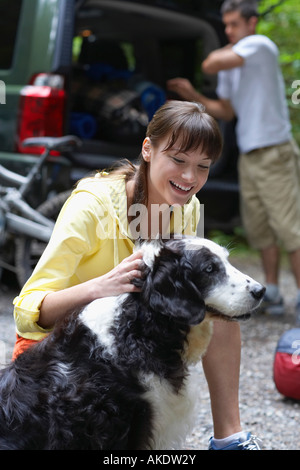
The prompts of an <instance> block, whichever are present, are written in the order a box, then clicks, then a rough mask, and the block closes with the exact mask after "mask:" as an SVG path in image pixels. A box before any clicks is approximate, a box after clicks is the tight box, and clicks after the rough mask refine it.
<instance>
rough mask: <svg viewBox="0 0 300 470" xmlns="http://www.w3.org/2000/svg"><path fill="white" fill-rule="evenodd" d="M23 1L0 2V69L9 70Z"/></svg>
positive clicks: (2, 0)
mask: <svg viewBox="0 0 300 470" xmlns="http://www.w3.org/2000/svg"><path fill="white" fill-rule="evenodd" d="M22 3H23V0H14V1H13V2H12V1H11V0H1V2H0V69H2V70H3V69H9V68H10V67H11V65H12V61H13V56H14V46H15V39H16V35H17V30H18V22H19V17H20V12H21V7H22Z"/></svg>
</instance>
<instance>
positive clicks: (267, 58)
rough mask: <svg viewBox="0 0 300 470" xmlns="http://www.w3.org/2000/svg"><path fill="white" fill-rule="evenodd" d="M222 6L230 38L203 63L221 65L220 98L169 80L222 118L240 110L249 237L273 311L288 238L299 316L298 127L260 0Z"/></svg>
mask: <svg viewBox="0 0 300 470" xmlns="http://www.w3.org/2000/svg"><path fill="white" fill-rule="evenodd" d="M221 12H222V19H223V22H224V24H225V32H226V34H227V37H228V40H229V44H228V45H227V46H225V47H224V48H222V49H218V50H216V51H213V52H212V53H211V54H210V55H209V56H208V57H207V58H206V60H204V62H203V63H202V70H203V72H204V73H207V74H216V73H218V87H217V95H218V99H217V100H211V99H209V98H206V97H205V96H204V95H202V94H200V93H198V92H197V91H196V90H195V88H194V87H193V86H192V84H191V83H190V82H189V81H188V80H186V79H184V78H174V79H172V80H169V82H168V87H169V89H170V90H172V91H175V92H176V93H177V94H178V95H180V96H181V97H183V98H184V99H187V100H193V101H200V102H201V103H202V104H203V105H204V106H205V107H206V109H207V112H209V113H211V114H212V115H213V116H214V117H215V118H217V119H224V120H231V119H232V118H233V117H234V116H236V117H237V127H236V135H237V142H238V146H239V149H240V153H241V155H240V159H239V180H240V188H241V213H242V218H243V222H244V226H245V229H246V232H247V236H248V239H249V242H250V243H251V245H252V246H253V247H255V248H256V249H258V250H259V251H260V253H261V259H262V265H263V270H264V274H265V283H266V287H267V290H266V295H265V299H264V303H263V307H264V309H265V311H266V312H268V313H270V314H283V313H284V304H283V298H282V295H281V294H280V291H279V287H278V278H279V261H280V248H279V243H281V244H282V246H283V247H284V248H285V250H286V251H287V252H288V254H289V258H290V262H291V267H292V271H293V274H294V277H295V281H296V284H297V288H298V291H297V299H296V318H297V323H298V324H300V158H299V156H300V152H299V149H298V147H297V146H296V144H295V142H294V141H293V139H292V135H291V125H290V121H289V115H288V108H287V104H286V100H285V93H284V84H283V79H282V75H281V71H280V69H279V66H278V49H277V47H276V45H275V44H274V43H273V42H272V41H271V40H270V39H268V38H267V37H266V36H263V35H258V34H256V25H257V21H258V13H257V6H256V2H255V1H253V0H225V2H224V3H223V5H222V9H221Z"/></svg>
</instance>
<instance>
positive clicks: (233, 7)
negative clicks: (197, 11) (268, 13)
mask: <svg viewBox="0 0 300 470" xmlns="http://www.w3.org/2000/svg"><path fill="white" fill-rule="evenodd" d="M232 11H239V12H240V14H241V16H242V17H243V18H245V19H246V20H249V19H250V18H251V17H252V16H256V17H258V16H259V15H258V11H257V2H256V0H225V2H224V3H223V4H222V6H221V13H222V15H224V14H225V13H231V12H232Z"/></svg>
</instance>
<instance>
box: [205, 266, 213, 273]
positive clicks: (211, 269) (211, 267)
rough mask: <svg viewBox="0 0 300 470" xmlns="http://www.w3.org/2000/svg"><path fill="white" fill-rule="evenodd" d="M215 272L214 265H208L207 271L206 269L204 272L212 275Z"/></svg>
mask: <svg viewBox="0 0 300 470" xmlns="http://www.w3.org/2000/svg"><path fill="white" fill-rule="evenodd" d="M213 270H214V265H213V264H208V265H207V266H206V267H205V269H204V271H205V272H206V273H212V272H213Z"/></svg>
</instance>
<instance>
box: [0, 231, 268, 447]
mask: <svg viewBox="0 0 300 470" xmlns="http://www.w3.org/2000/svg"><path fill="white" fill-rule="evenodd" d="M142 249H143V250H144V256H143V261H144V268H143V270H144V277H143V279H142V280H136V282H137V283H140V287H141V292H140V293H133V294H124V295H121V296H118V297H107V298H103V299H99V300H97V301H94V302H92V303H91V304H89V305H88V306H87V307H86V308H84V309H83V310H82V311H81V312H79V313H77V314H73V315H71V316H69V317H68V318H66V319H65V320H64V321H63V322H62V323H60V324H57V325H56V326H55V328H54V330H53V332H52V333H51V334H50V335H49V336H48V337H47V338H46V339H45V340H43V341H42V342H40V343H38V344H37V345H36V346H33V347H31V348H30V349H28V350H27V351H26V352H24V353H23V354H21V355H20V356H19V357H18V358H17V359H16V360H15V361H14V362H13V363H11V364H10V365H8V366H7V367H6V368H5V369H3V370H2V371H1V376H0V449H108V450H115V449H168V448H169V449H170V448H174V446H176V445H178V442H179V441H180V440H182V439H184V438H185V437H186V433H187V432H188V429H189V424H191V422H192V421H193V417H194V407H193V403H195V396H197V395H198V392H197V391H195V390H193V380H192V377H191V376H190V374H189V365H190V363H192V362H195V361H198V360H200V358H201V356H202V355H203V353H204V352H205V349H206V347H207V345H208V343H209V340H210V334H211V322H212V320H211V319H210V316H211V315H212V316H222V317H224V318H227V319H238V318H242V317H245V316H246V315H248V313H249V312H250V311H251V310H253V309H255V308H256V307H257V306H258V304H259V302H260V300H261V299H262V296H263V294H264V288H263V287H262V286H261V285H260V284H259V283H257V282H255V281H254V280H253V279H251V278H249V277H248V276H245V275H244V274H242V273H241V272H239V271H237V270H236V269H235V268H234V267H233V266H232V265H231V264H230V263H229V262H228V260H227V256H228V253H227V251H226V250H225V249H223V248H221V247H220V246H218V245H216V244H215V243H213V242H211V241H208V240H204V239H199V238H184V239H181V240H179V239H177V240H176V239H173V240H168V241H166V242H161V241H154V242H149V243H145V244H144V245H143V248H142ZM207 312H211V313H207Z"/></svg>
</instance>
